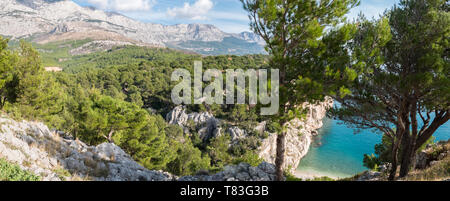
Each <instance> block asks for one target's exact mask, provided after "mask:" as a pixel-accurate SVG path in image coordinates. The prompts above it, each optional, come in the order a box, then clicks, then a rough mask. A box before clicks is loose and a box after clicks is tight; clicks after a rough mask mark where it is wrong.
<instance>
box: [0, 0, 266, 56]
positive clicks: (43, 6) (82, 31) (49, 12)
mask: <svg viewBox="0 0 450 201" xmlns="http://www.w3.org/2000/svg"><path fill="white" fill-rule="evenodd" d="M0 27H2V29H0V35H3V36H7V37H10V38H12V39H17V38H27V37H31V36H32V37H33V38H34V40H35V41H34V42H39V43H47V42H54V41H62V40H64V41H67V40H71V39H72V40H80V39H83V38H91V39H94V40H111V39H112V40H118V41H119V42H130V41H134V43H136V44H137V43H139V44H147V45H151V46H158V47H164V46H167V45H169V44H170V45H169V46H170V47H174V48H177V47H178V48H179V49H183V48H182V47H181V46H180V45H179V43H182V42H212V41H214V42H222V41H224V39H225V38H230V37H231V38H234V39H236V40H242V43H232V44H230V47H229V51H230V50H236V49H237V48H236V47H234V46H233V45H236V44H245V43H246V42H247V43H255V42H256V43H258V44H261V43H260V42H259V40H258V38H257V37H256V35H254V34H253V35H252V34H251V33H249V32H246V33H242V34H230V33H226V32H223V31H222V30H220V29H219V28H217V27H216V26H214V25H210V24H178V25H161V24H153V23H144V22H140V21H137V20H133V19H131V18H128V17H126V16H123V15H121V14H118V13H114V12H106V11H102V10H98V9H95V8H92V7H82V6H79V5H78V4H76V3H75V2H73V1H71V0H31V1H30V0H2V1H1V2H0ZM92 36H95V37H94V38H92ZM202 45H204V44H200V47H199V49H200V50H203V49H205V48H206V49H214V48H211V47H202ZM244 47H246V46H245V45H244ZM257 49H258V52H255V53H261V51H263V50H262V47H261V48H257ZM237 53H239V52H237Z"/></svg>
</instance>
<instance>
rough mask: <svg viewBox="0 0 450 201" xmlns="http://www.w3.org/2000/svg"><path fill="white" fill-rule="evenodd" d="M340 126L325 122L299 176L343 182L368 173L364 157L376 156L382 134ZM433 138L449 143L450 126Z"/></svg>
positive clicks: (443, 127) (338, 122)
mask: <svg viewBox="0 0 450 201" xmlns="http://www.w3.org/2000/svg"><path fill="white" fill-rule="evenodd" d="M340 123H341V122H340V121H339V120H332V119H328V118H327V119H324V126H323V127H322V128H321V129H320V130H319V135H318V136H317V137H316V138H315V141H314V142H313V144H312V145H311V148H310V150H309V152H308V154H307V155H306V156H305V157H304V158H303V159H302V160H301V162H300V165H299V167H298V168H297V171H298V172H300V173H303V174H309V175H316V176H329V177H339V178H343V177H349V176H352V175H354V174H356V173H359V172H362V171H364V170H366V168H365V167H364V166H363V163H362V159H363V155H364V154H365V153H367V154H370V153H374V145H375V144H378V143H380V142H381V134H375V133H373V132H371V131H370V130H362V131H361V132H360V133H357V134H354V129H352V128H348V127H347V126H346V125H343V124H340ZM434 136H435V137H436V140H437V141H440V140H448V139H450V122H447V123H446V124H444V125H442V126H441V127H440V128H439V129H438V130H437V131H436V133H435V135H434Z"/></svg>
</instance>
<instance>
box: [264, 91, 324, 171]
mask: <svg viewBox="0 0 450 201" xmlns="http://www.w3.org/2000/svg"><path fill="white" fill-rule="evenodd" d="M332 106H333V100H332V99H331V98H328V99H326V100H325V101H324V102H321V103H318V104H309V103H304V104H303V105H302V107H303V108H307V109H308V113H307V116H306V118H305V119H303V120H300V119H294V120H292V121H290V122H289V123H288V124H287V126H288V130H287V135H286V141H285V143H286V145H285V147H286V152H285V161H284V169H285V170H289V171H291V172H293V171H294V170H295V169H296V168H297V167H298V165H299V164H300V161H301V159H302V158H303V157H304V156H305V155H306V154H307V153H308V150H309V147H310V145H311V142H312V137H313V135H315V134H316V133H317V129H319V128H321V127H322V126H323V123H322V119H323V118H325V116H326V112H327V110H328V109H329V108H331V107H332ZM264 126H265V125H264V124H263V123H262V124H261V125H260V126H259V129H262V128H264ZM276 148H277V134H276V133H271V134H270V135H269V137H268V138H266V139H264V140H263V141H262V145H261V146H260V149H259V156H260V157H261V158H263V159H264V160H265V161H267V162H269V163H273V164H275V157H276Z"/></svg>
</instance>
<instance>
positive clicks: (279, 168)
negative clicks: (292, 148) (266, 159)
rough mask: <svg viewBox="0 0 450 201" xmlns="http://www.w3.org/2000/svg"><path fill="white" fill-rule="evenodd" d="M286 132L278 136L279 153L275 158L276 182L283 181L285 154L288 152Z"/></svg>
mask: <svg viewBox="0 0 450 201" xmlns="http://www.w3.org/2000/svg"><path fill="white" fill-rule="evenodd" d="M285 142H286V132H281V133H280V134H279V135H277V153H276V158H275V168H276V176H277V178H276V180H277V181H283V178H284V172H283V166H284V152H285V151H286V143H285Z"/></svg>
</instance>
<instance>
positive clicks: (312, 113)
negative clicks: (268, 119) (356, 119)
mask: <svg viewBox="0 0 450 201" xmlns="http://www.w3.org/2000/svg"><path fill="white" fill-rule="evenodd" d="M332 106H333V100H332V99H331V98H327V99H326V100H325V101H324V102H321V103H318V104H309V103H304V104H303V105H302V108H306V109H308V112H307V114H306V118H305V119H304V120H300V119H294V120H292V121H290V122H289V123H287V124H288V125H287V127H288V130H287V136H286V153H285V160H286V161H285V165H284V169H286V170H289V171H290V172H291V173H294V172H295V169H296V168H297V167H298V165H299V164H300V160H301V159H302V158H303V157H304V156H305V155H306V154H307V153H308V150H309V147H310V145H311V143H312V140H313V139H312V138H313V136H314V135H317V129H319V128H321V127H322V126H323V123H322V119H323V118H325V115H326V112H327V110H328V109H329V108H331V107H332ZM166 120H167V122H169V123H170V124H176V125H179V126H181V127H182V128H183V130H184V131H185V132H186V133H187V132H189V131H188V130H187V127H189V123H190V122H193V123H195V126H196V127H197V128H198V130H197V132H198V133H199V135H200V138H201V139H203V140H207V139H209V138H214V137H217V136H219V135H220V134H221V133H222V131H223V130H225V129H223V128H222V120H220V119H217V118H215V117H214V116H213V115H212V114H210V113H208V112H202V113H196V112H194V113H187V112H186V108H184V107H183V106H178V107H176V108H174V109H173V110H172V111H171V112H169V113H168V114H167V116H166ZM255 130H256V131H257V132H260V133H261V132H267V129H266V123H265V122H261V123H259V125H258V126H256V127H255ZM223 133H225V134H227V135H230V137H231V143H232V144H233V143H236V141H237V140H239V139H242V138H245V137H246V136H247V135H248V134H247V133H248V131H246V130H244V129H241V128H239V127H237V126H232V127H230V128H228V129H226V130H225V131H224V132H223ZM267 133H268V137H267V138H264V139H261V146H260V147H259V149H258V150H256V151H257V153H258V155H259V156H260V157H261V158H262V159H263V160H264V161H266V162H268V163H271V164H274V163H275V156H276V139H277V134H276V133H269V132H267Z"/></svg>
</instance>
